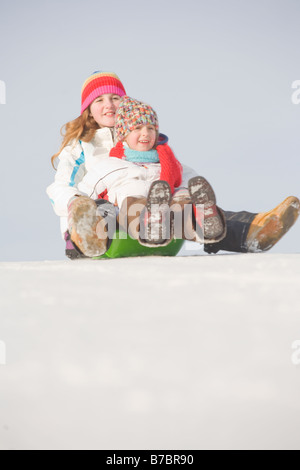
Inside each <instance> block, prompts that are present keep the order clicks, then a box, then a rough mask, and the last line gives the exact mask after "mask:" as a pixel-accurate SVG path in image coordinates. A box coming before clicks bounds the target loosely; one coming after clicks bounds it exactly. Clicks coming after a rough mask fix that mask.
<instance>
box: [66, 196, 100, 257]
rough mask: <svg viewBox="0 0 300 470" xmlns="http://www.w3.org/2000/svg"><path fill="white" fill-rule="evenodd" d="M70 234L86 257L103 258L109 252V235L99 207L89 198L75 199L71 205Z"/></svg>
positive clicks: (69, 217) (80, 197)
mask: <svg viewBox="0 0 300 470" xmlns="http://www.w3.org/2000/svg"><path fill="white" fill-rule="evenodd" d="M68 209H69V216H68V223H69V232H70V236H71V240H72V242H74V243H75V245H76V246H77V247H78V248H79V249H80V251H82V253H83V254H84V255H85V256H88V257H90V258H91V257H93V256H101V255H103V254H104V253H105V252H106V251H107V244H108V235H107V227H106V223H105V221H104V219H103V218H102V217H101V216H100V215H98V214H97V205H96V203H95V201H94V200H93V199H90V198H89V197H87V196H78V197H76V198H74V199H73V200H72V201H71V203H70V205H69V208H68Z"/></svg>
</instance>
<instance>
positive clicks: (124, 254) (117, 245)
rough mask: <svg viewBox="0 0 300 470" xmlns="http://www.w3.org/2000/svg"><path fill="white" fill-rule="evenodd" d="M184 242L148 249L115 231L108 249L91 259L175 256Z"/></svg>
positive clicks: (172, 242) (124, 234)
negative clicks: (114, 236)
mask: <svg viewBox="0 0 300 470" xmlns="http://www.w3.org/2000/svg"><path fill="white" fill-rule="evenodd" d="M183 242H184V240H180V239H179V240H172V241H171V242H170V243H169V244H168V245H167V246H158V247H157V248H155V247H154V248H152V247H151V248H149V247H147V246H143V245H140V244H139V242H138V241H137V240H133V239H132V238H130V237H129V236H128V235H127V234H126V233H125V232H121V231H119V230H117V231H116V238H114V239H113V241H112V243H111V245H110V247H109V249H108V250H107V252H106V253H105V254H104V255H102V256H97V257H94V258H93V259H103V258H128V257H132V256H176V255H177V253H178V252H179V251H180V249H181V247H182V245H183Z"/></svg>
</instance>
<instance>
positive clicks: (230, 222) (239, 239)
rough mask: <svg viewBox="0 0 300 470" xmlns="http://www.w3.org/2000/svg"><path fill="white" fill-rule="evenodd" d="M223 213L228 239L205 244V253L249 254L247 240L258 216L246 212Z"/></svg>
mask: <svg viewBox="0 0 300 470" xmlns="http://www.w3.org/2000/svg"><path fill="white" fill-rule="evenodd" d="M223 213H224V215H225V219H226V225H227V234H226V237H225V238H223V240H221V241H220V242H218V243H210V244H205V245H204V251H206V253H217V252H218V251H220V250H223V251H233V252H236V253H247V251H248V250H247V247H246V238H247V235H248V231H249V227H250V225H251V222H252V220H253V219H254V217H255V216H256V214H253V213H251V212H246V211H241V212H229V211H223Z"/></svg>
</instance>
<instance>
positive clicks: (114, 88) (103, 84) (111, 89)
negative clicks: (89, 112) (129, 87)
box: [81, 72, 126, 114]
mask: <svg viewBox="0 0 300 470" xmlns="http://www.w3.org/2000/svg"><path fill="white" fill-rule="evenodd" d="M105 93H114V94H116V95H119V96H124V95H126V91H125V88H124V86H123V84H122V82H121V80H120V79H119V77H118V76H117V75H116V74H115V73H112V72H94V73H93V74H92V75H91V76H90V77H88V78H87V79H86V81H85V82H84V84H83V85H82V89H81V114H82V113H83V111H84V110H85V109H86V108H88V107H89V105H90V104H91V103H92V102H93V101H94V100H95V99H96V98H98V96H100V95H104V94H105Z"/></svg>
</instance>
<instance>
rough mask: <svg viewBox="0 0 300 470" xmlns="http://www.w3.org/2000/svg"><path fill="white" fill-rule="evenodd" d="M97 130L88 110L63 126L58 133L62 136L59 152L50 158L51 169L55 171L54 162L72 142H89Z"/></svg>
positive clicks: (97, 126) (97, 127) (96, 125)
mask: <svg viewBox="0 0 300 470" xmlns="http://www.w3.org/2000/svg"><path fill="white" fill-rule="evenodd" d="M97 129H99V125H98V124H97V123H96V121H95V119H94V118H93V116H92V115H91V114H90V109H89V108H87V109H85V110H84V111H83V113H82V114H81V115H80V116H78V117H77V118H76V119H74V120H73V121H70V122H67V123H66V124H64V125H63V126H62V128H61V130H60V133H61V135H62V136H63V141H62V144H61V146H60V149H59V151H58V152H57V153H55V154H54V155H53V156H52V157H51V163H52V166H53V168H54V169H55V170H56V168H55V166H54V160H55V159H56V158H57V157H58V155H59V154H60V152H61V151H62V150H63V149H64V148H65V147H66V146H67V145H68V144H69V143H70V142H71V141H72V140H83V141H84V142H90V141H91V140H92V138H93V137H94V135H95V133H96V131H97Z"/></svg>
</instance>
